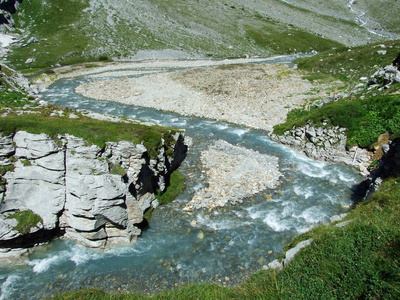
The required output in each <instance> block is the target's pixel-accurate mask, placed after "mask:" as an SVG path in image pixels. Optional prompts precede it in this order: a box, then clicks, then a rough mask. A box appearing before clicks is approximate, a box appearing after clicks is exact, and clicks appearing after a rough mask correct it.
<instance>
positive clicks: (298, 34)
mask: <svg viewBox="0 0 400 300" xmlns="http://www.w3.org/2000/svg"><path fill="white" fill-rule="evenodd" d="M246 33H247V35H248V37H249V40H250V41H253V42H254V43H255V44H256V45H257V46H259V47H262V48H266V49H270V51H271V53H280V54H290V53H309V52H311V51H312V50H316V51H324V50H328V49H332V48H335V47H343V45H342V44H340V43H338V42H335V41H331V40H328V39H324V38H321V37H319V36H317V35H316V34H311V33H307V32H305V31H302V30H299V29H297V28H293V27H291V26H288V27H283V28H282V26H276V25H275V24H273V23H272V22H269V21H264V24H263V26H262V27H251V26H248V27H247V29H246Z"/></svg>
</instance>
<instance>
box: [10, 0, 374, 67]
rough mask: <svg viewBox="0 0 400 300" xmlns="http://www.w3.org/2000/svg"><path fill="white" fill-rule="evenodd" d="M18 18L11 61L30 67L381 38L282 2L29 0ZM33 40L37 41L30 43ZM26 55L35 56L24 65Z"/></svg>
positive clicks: (317, 46)
mask: <svg viewBox="0 0 400 300" xmlns="http://www.w3.org/2000/svg"><path fill="white" fill-rule="evenodd" d="M344 10H345V8H342V10H340V11H344ZM324 13H326V14H324ZM14 18H15V22H16V27H17V28H19V30H20V33H21V36H22V44H23V45H24V46H23V47H18V46H16V47H14V50H13V53H12V54H11V55H9V57H8V60H9V61H10V62H11V63H12V65H13V66H14V67H16V68H18V69H26V68H31V69H32V71H34V69H35V68H44V67H48V66H51V65H55V64H57V63H58V64H72V63H76V62H81V61H96V60H107V59H118V58H119V59H126V58H130V57H131V56H133V55H135V54H138V53H139V55H140V53H143V52H140V51H141V50H166V49H168V51H169V52H167V53H168V54H169V55H170V56H175V57H178V58H183V57H213V58H228V57H244V56H246V55H250V56H269V55H273V54H284V53H297V52H310V51H311V50H316V51H322V50H326V49H331V48H332V47H340V46H341V45H342V43H345V44H353V43H356V44H360V43H366V42H370V41H374V40H379V39H381V37H379V36H376V35H372V34H371V33H369V32H368V31H367V30H366V29H364V28H362V27H360V26H359V25H357V24H356V23H355V22H354V21H352V20H351V18H350V17H349V16H347V15H346V14H336V15H332V14H330V12H329V11H323V10H322V11H320V12H314V11H312V10H309V9H304V8H301V7H297V6H293V5H290V4H288V3H286V2H283V1H277V0H264V1H248V0H230V1H217V0H211V1H204V0H197V1H195V0H190V1H184V0H177V1H169V0H168V1H165V0H155V1H111V0H102V1H93V0H67V1H65V0H64V1H62V0H53V1H34V0H25V1H24V2H23V3H22V5H21V6H20V9H19V11H18V12H17V14H16V15H15V17H14ZM31 37H35V38H36V39H37V42H33V43H29V44H27V42H28V41H29V39H30V38H31ZM31 41H32V40H31ZM158 55H159V54H158ZM144 57H145V56H144ZM150 57H151V56H150ZM150 57H148V58H150ZM29 58H31V59H33V60H34V61H33V62H32V63H25V62H26V60H27V59H29Z"/></svg>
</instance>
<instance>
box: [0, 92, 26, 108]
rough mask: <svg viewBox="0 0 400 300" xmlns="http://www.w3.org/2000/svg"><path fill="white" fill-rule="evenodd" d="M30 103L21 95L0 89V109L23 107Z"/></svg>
mask: <svg viewBox="0 0 400 300" xmlns="http://www.w3.org/2000/svg"><path fill="white" fill-rule="evenodd" d="M26 104H31V105H32V101H31V100H30V99H29V97H28V96H27V95H25V94H23V93H20V92H16V91H12V90H9V89H6V88H3V89H0V107H24V106H25V105H26Z"/></svg>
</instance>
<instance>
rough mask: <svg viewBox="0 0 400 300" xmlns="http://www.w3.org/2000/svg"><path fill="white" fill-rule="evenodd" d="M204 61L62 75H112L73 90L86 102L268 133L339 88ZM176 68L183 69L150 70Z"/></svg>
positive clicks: (271, 70) (282, 71)
mask: <svg viewBox="0 0 400 300" xmlns="http://www.w3.org/2000/svg"><path fill="white" fill-rule="evenodd" d="M253 61H254V60H253ZM253 61H250V62H253ZM205 62H207V64H208V65H207V66H210V61H191V62H189V63H186V64H185V63H183V62H182V61H176V62H175V63H174V62H171V61H169V62H165V61H159V62H157V61H149V62H140V63H128V64H109V65H106V66H103V67H101V68H95V69H93V70H90V71H88V70H81V71H75V72H73V73H69V74H68V75H63V76H64V77H65V76H68V77H69V76H73V77H74V76H78V75H85V76H92V77H100V78H105V77H112V79H103V80H98V81H93V82H88V83H84V84H82V85H80V86H78V87H77V89H76V91H77V92H78V93H80V94H82V95H83V96H86V97H89V98H93V99H97V100H107V101H116V102H120V103H124V104H128V105H135V106H143V107H150V108H155V109H160V110H164V111H171V112H176V113H178V114H181V115H186V116H196V117H203V118H208V119H215V120H221V121H227V122H230V123H234V124H238V125H244V126H248V127H252V128H257V129H263V130H267V131H271V130H272V127H273V126H274V125H276V124H279V123H282V122H284V121H285V120H286V115H287V113H288V112H289V111H290V110H291V109H293V108H296V107H300V106H302V105H305V104H306V103H308V102H310V101H312V100H315V99H317V98H323V97H326V96H329V94H330V93H333V92H334V90H335V87H337V86H338V85H339V84H340V83H338V82H336V83H333V84H331V85H329V86H328V85H321V84H318V85H317V84H313V83H312V82H310V81H308V80H305V79H303V78H302V73H301V72H299V71H297V70H295V69H292V68H289V67H287V66H286V65H277V64H260V63H258V64H243V63H247V62H248V60H234V61H230V62H227V61H220V62H213V63H212V64H211V65H212V66H213V67H211V68H203V66H206V65H205ZM255 62H257V61H255ZM174 66H176V68H186V69H185V70H183V71H178V72H165V71H164V72H161V73H156V74H155V72H154V70H155V69H158V70H160V68H163V67H169V68H170V67H174ZM138 76H140V77H138Z"/></svg>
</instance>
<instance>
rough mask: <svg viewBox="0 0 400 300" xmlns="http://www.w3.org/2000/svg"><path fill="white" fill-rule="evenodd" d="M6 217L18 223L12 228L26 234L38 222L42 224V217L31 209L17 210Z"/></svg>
mask: <svg viewBox="0 0 400 300" xmlns="http://www.w3.org/2000/svg"><path fill="white" fill-rule="evenodd" d="M8 219H16V220H17V222H18V224H17V225H16V226H15V227H14V228H13V229H14V230H16V231H18V232H20V233H22V234H28V233H29V232H30V230H31V228H34V227H36V226H37V224H38V223H40V224H43V219H42V218H41V217H40V216H38V215H37V214H35V213H34V212H32V211H31V210H22V211H17V212H15V213H13V214H11V215H9V216H8Z"/></svg>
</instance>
